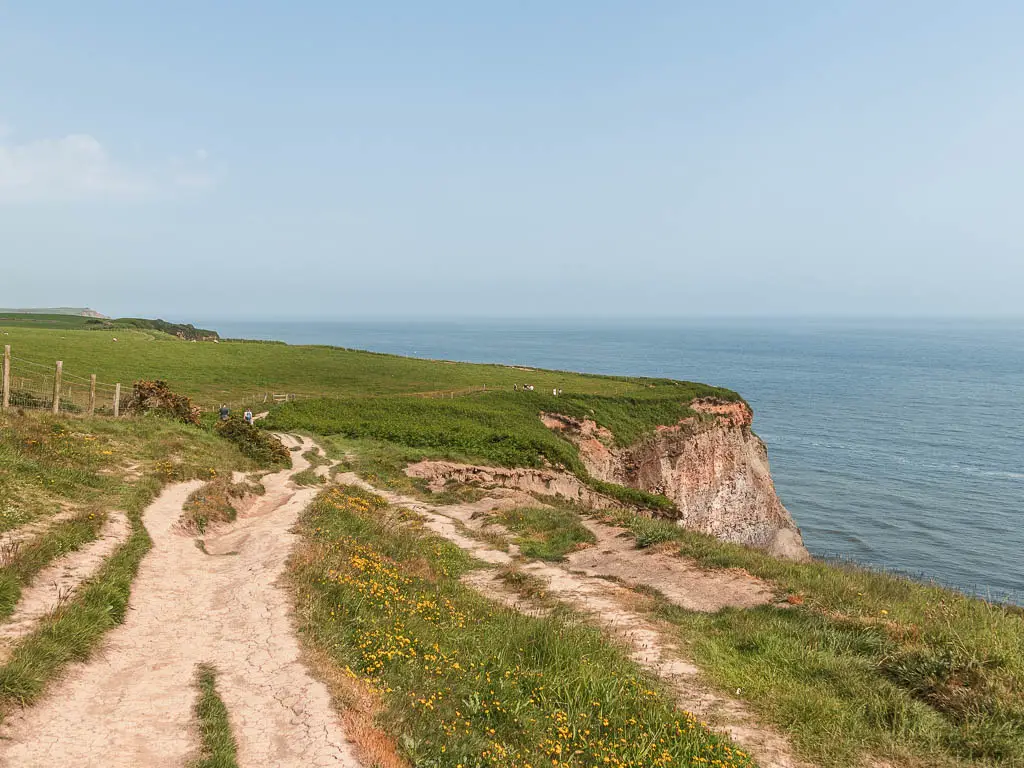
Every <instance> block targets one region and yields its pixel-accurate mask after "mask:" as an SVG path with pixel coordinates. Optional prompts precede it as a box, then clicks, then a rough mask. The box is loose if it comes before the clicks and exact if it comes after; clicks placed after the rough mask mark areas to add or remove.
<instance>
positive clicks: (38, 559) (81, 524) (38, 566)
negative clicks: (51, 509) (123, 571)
mask: <svg viewBox="0 0 1024 768" xmlns="http://www.w3.org/2000/svg"><path fill="white" fill-rule="evenodd" d="M103 521H104V516H103V515H97V514H95V513H83V514H82V515H81V516H80V517H74V518H71V519H69V520H62V521H61V522H59V523H55V524H54V525H52V526H51V527H50V528H49V529H47V531H46V533H45V534H44V535H41V536H39V537H37V538H35V539H32V540H30V541H28V542H27V543H23V544H20V545H16V546H14V547H11V549H10V551H9V552H2V553H0V619H2V618H5V617H7V616H10V615H11V613H13V612H14V608H15V606H16V605H17V604H18V600H19V598H20V597H21V589H22V587H24V586H26V585H28V584H29V583H31V581H32V579H33V578H34V577H35V575H36V574H37V573H39V572H40V571H41V570H43V568H45V567H46V566H47V565H49V564H50V563H51V562H53V561H54V560H56V559H57V558H59V557H62V556H63V555H66V554H68V553H70V552H74V551H75V550H77V549H79V548H80V547H82V546H83V545H85V544H88V543H89V542H90V541H95V539H96V537H97V536H98V535H99V532H100V529H101V528H102V527H103Z"/></svg>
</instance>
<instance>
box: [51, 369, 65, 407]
mask: <svg viewBox="0 0 1024 768" xmlns="http://www.w3.org/2000/svg"><path fill="white" fill-rule="evenodd" d="M63 373H64V361H63V360H58V361H57V368H56V370H55V371H54V372H53V413H54V415H55V416H56V415H57V414H58V413H60V377H61V376H62V375H63Z"/></svg>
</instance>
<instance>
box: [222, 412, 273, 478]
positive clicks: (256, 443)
mask: <svg viewBox="0 0 1024 768" xmlns="http://www.w3.org/2000/svg"><path fill="white" fill-rule="evenodd" d="M216 430H217V434H218V435H220V436H221V437H223V438H225V439H227V440H230V441H231V442H232V443H234V444H235V445H236V446H238V449H239V450H240V451H241V452H242V453H243V454H244V455H245V456H248V457H249V458H250V459H253V460H255V461H258V462H259V463H260V464H261V465H262V466H265V467H276V466H284V467H287V466H289V465H290V464H291V454H290V453H289V452H288V449H287V448H285V447H284V446H283V445H282V444H281V441H280V440H278V439H277V438H276V437H274V436H273V435H271V434H270V433H269V432H264V431H263V430H262V429H258V428H257V427H254V426H252V425H251V424H246V423H245V422H244V421H242V420H241V419H239V418H235V417H232V418H230V419H228V420H227V421H221V422H218V423H217V426H216Z"/></svg>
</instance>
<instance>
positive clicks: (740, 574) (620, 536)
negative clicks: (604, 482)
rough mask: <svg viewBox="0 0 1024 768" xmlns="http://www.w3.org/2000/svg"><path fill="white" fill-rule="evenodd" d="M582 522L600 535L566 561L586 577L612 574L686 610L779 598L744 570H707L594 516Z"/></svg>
mask: <svg viewBox="0 0 1024 768" xmlns="http://www.w3.org/2000/svg"><path fill="white" fill-rule="evenodd" d="M583 524H584V525H585V526H586V527H587V528H588V529H589V530H590V532H591V533H593V534H594V535H595V536H596V537H597V543H596V544H595V545H594V546H593V547H588V548H586V549H580V550H577V551H576V552H573V553H571V554H570V555H569V556H568V558H567V561H568V565H569V567H570V568H571V569H572V570H574V571H578V572H580V573H582V574H584V575H586V576H611V577H614V578H616V579H619V580H620V581H622V582H623V583H625V584H627V585H629V586H631V587H635V586H640V585H643V586H648V587H653V588H654V589H657V590H658V591H659V592H660V593H661V594H663V595H664V596H665V598H666V599H668V600H669V601H670V602H673V603H675V604H676V605H678V606H680V607H682V608H686V609H687V610H688V611H705V612H708V613H714V612H715V611H720V610H721V609H722V608H755V607H757V606H759V605H766V604H768V603H771V602H774V600H775V593H774V591H773V589H772V587H771V585H769V584H767V583H766V582H764V581H761V580H760V579H757V578H754V577H753V576H751V575H750V574H749V573H745V572H744V571H738V570H714V571H709V570H707V569H704V568H701V567H700V566H699V565H697V563H695V562H694V561H692V560H687V559H686V558H682V557H677V556H676V555H674V554H673V555H669V554H665V553H664V552H662V551H661V550H660V549H659V548H658V547H651V548H649V549H637V548H636V545H635V544H634V540H633V537H632V536H631V535H630V533H629V532H628V531H626V530H625V529H623V528H616V527H614V526H610V525H602V524H600V523H595V522H594V521H592V520H584V521H583Z"/></svg>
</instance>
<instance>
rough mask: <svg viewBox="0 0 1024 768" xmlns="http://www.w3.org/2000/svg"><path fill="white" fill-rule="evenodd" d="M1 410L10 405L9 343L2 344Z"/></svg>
mask: <svg viewBox="0 0 1024 768" xmlns="http://www.w3.org/2000/svg"><path fill="white" fill-rule="evenodd" d="M3 387H4V393H3V410H5V411H6V410H7V409H8V408H10V407H11V345H10V344H4V384H3Z"/></svg>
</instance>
